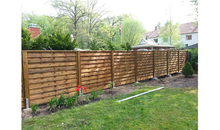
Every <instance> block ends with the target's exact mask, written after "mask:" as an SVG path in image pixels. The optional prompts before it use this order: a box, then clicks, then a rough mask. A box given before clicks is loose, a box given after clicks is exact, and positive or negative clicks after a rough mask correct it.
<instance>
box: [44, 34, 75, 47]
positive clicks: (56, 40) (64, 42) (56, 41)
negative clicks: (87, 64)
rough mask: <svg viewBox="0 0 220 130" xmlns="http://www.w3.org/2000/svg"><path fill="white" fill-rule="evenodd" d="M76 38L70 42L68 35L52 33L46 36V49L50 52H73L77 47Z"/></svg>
mask: <svg viewBox="0 0 220 130" xmlns="http://www.w3.org/2000/svg"><path fill="white" fill-rule="evenodd" d="M77 45H78V44H77V42H76V38H75V39H74V40H73V41H72V39H71V36H70V33H67V34H65V33H61V31H54V32H52V33H51V34H48V46H49V47H48V48H47V49H52V50H74V49H75V48H76V47H77Z"/></svg>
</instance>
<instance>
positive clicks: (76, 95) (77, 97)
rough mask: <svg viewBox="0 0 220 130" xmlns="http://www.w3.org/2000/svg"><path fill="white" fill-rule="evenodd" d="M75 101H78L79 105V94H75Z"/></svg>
mask: <svg viewBox="0 0 220 130" xmlns="http://www.w3.org/2000/svg"><path fill="white" fill-rule="evenodd" d="M73 98H74V100H76V101H77V103H79V96H78V93H75V94H74V96H73Z"/></svg>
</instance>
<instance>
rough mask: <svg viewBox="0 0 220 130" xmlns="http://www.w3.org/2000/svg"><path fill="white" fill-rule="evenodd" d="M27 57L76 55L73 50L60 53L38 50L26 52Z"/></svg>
mask: <svg viewBox="0 0 220 130" xmlns="http://www.w3.org/2000/svg"><path fill="white" fill-rule="evenodd" d="M27 55H28V57H69V56H70V57H74V56H76V53H75V52H73V53H65V52H63V53H61V52H55V53H45V52H43V53H39V52H33V53H31V52H29V53H27Z"/></svg>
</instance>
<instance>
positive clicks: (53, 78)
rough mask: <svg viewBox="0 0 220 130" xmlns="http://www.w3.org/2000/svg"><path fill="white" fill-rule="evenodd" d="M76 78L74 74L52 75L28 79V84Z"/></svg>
mask: <svg viewBox="0 0 220 130" xmlns="http://www.w3.org/2000/svg"><path fill="white" fill-rule="evenodd" d="M76 78H77V76H76V75H64V76H54V77H46V78H35V79H29V84H36V83H44V82H51V81H59V80H67V79H76Z"/></svg>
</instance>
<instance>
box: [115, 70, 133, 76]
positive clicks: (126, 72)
mask: <svg viewBox="0 0 220 130" xmlns="http://www.w3.org/2000/svg"><path fill="white" fill-rule="evenodd" d="M129 73H135V70H129V71H122V72H115V73H114V75H115V76H116V75H123V74H129Z"/></svg>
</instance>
